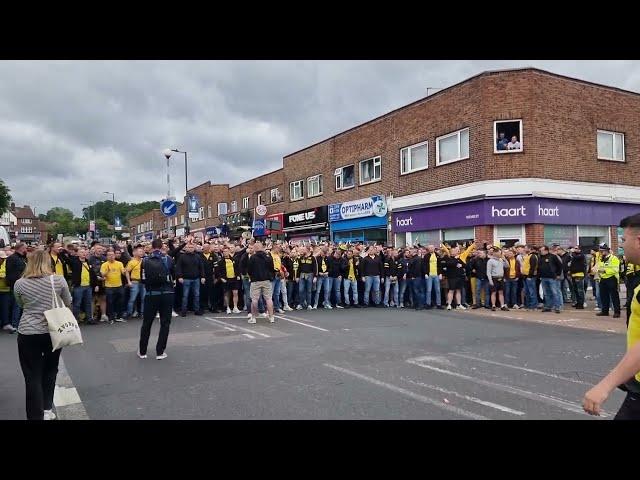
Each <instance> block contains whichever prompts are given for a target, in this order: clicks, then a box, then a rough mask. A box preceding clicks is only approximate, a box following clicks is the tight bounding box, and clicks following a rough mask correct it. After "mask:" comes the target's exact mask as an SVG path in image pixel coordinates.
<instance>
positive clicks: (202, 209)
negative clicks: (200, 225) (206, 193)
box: [198, 207, 204, 220]
mask: <svg viewBox="0 0 640 480" xmlns="http://www.w3.org/2000/svg"><path fill="white" fill-rule="evenodd" d="M198 220H204V207H200V208H199V210H198Z"/></svg>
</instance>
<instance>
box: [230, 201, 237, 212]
mask: <svg viewBox="0 0 640 480" xmlns="http://www.w3.org/2000/svg"><path fill="white" fill-rule="evenodd" d="M237 211H238V202H237V201H235V200H234V201H233V202H231V212H232V213H233V212H237Z"/></svg>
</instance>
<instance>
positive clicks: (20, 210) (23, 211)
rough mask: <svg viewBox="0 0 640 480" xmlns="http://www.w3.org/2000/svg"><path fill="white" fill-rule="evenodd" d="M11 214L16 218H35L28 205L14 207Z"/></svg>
mask: <svg viewBox="0 0 640 480" xmlns="http://www.w3.org/2000/svg"><path fill="white" fill-rule="evenodd" d="M13 214H14V215H15V216H16V218H36V216H35V215H34V214H33V210H31V207H30V206H29V205H25V206H24V207H16V208H15V210H14V211H13Z"/></svg>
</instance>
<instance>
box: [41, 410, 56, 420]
mask: <svg viewBox="0 0 640 480" xmlns="http://www.w3.org/2000/svg"><path fill="white" fill-rule="evenodd" d="M44 419H45V420H55V419H56V414H55V413H53V410H45V411H44Z"/></svg>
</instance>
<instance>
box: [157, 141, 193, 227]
mask: <svg viewBox="0 0 640 480" xmlns="http://www.w3.org/2000/svg"><path fill="white" fill-rule="evenodd" d="M173 152H175V153H184V201H185V213H186V215H185V216H184V233H185V235H189V205H188V204H187V202H188V199H187V197H188V195H189V187H188V186H187V152H183V151H180V150H178V149H175V148H167V149H166V150H165V151H164V152H163V153H164V156H165V157H166V158H167V198H169V195H170V192H169V173H168V170H169V158H171V155H172V153H173Z"/></svg>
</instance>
